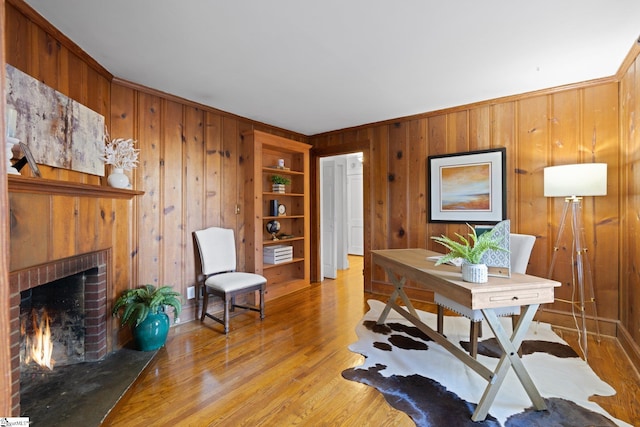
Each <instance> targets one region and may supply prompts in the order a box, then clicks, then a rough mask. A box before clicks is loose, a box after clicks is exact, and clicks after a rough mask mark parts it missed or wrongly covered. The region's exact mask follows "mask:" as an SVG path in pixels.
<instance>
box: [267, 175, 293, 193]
mask: <svg viewBox="0 0 640 427" xmlns="http://www.w3.org/2000/svg"><path fill="white" fill-rule="evenodd" d="M271 183H272V184H273V192H274V193H284V186H285V185H289V184H291V180H290V179H289V178H287V177H286V176H282V175H271Z"/></svg>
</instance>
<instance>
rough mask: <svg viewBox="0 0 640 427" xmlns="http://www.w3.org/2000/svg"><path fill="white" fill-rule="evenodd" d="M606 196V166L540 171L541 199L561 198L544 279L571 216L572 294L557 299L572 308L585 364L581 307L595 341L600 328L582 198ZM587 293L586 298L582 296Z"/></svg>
mask: <svg viewBox="0 0 640 427" xmlns="http://www.w3.org/2000/svg"><path fill="white" fill-rule="evenodd" d="M606 194H607V164H606V163H580V164H573V165H562V166H551V167H547V168H544V195H545V197H564V208H563V209H562V217H561V219H560V224H559V226H558V237H557V238H556V241H555V243H554V245H553V255H552V257H551V264H550V265H549V274H548V277H549V278H551V277H552V275H553V270H554V267H555V263H556V258H557V256H558V251H559V248H560V240H561V238H562V234H563V231H564V227H565V225H566V220H567V217H568V216H569V213H570V214H571V231H572V235H573V248H572V251H571V256H572V258H571V261H572V262H571V265H572V284H573V292H574V293H573V294H572V297H571V300H570V301H566V300H561V299H557V300H558V301H562V302H567V303H570V304H571V305H572V309H571V312H572V313H573V317H574V319H575V321H576V329H577V330H578V335H579V337H578V344H579V345H580V349H581V350H582V353H583V355H584V359H585V360H587V320H586V313H585V306H586V304H587V303H591V304H592V307H593V318H594V320H595V326H596V334H597V340H598V342H599V341H600V327H599V325H598V312H597V309H596V299H595V293H594V290H593V279H592V276H591V265H590V263H589V254H588V253H587V247H586V245H585V243H586V242H585V238H584V226H583V224H582V197H585V196H605V195H606ZM576 286H577V291H578V301H576V300H575V291H576ZM586 292H588V294H585V293H586ZM575 308H577V309H578V310H579V312H580V317H581V320H582V327H581V328H580V327H579V326H578V321H577V319H576V316H575Z"/></svg>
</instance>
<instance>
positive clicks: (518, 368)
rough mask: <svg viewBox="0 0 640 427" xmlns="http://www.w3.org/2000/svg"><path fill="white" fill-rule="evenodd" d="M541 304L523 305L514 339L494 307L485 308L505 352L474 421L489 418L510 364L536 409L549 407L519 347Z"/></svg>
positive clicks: (479, 403) (481, 400)
mask: <svg viewBox="0 0 640 427" xmlns="http://www.w3.org/2000/svg"><path fill="white" fill-rule="evenodd" d="M538 307H539V304H532V305H529V306H527V307H526V308H525V309H524V312H523V314H522V316H521V317H520V321H519V322H518V325H517V326H516V328H515V330H514V331H513V335H512V336H511V339H509V336H508V335H507V333H506V331H505V330H504V328H503V327H502V324H501V323H500V320H499V319H498V316H496V314H495V312H494V311H493V310H482V313H483V314H484V317H485V319H486V320H487V323H488V324H489V326H490V327H491V330H492V331H493V333H494V335H495V336H496V340H497V341H498V343H499V344H500V347H502V351H503V354H502V357H501V358H500V362H498V366H497V367H496V370H495V371H494V376H493V378H492V379H491V381H489V385H487V388H486V389H485V391H484V394H483V395H482V398H481V399H480V402H478V407H477V408H476V410H475V412H474V413H473V415H472V417H471V419H472V420H473V421H482V420H484V419H485V418H486V416H487V413H488V412H489V408H490V407H491V404H492V403H493V401H494V399H495V397H496V395H497V394H498V390H500V386H501V385H502V382H503V381H504V379H505V377H506V376H507V372H509V367H512V368H513V370H514V372H515V373H516V375H517V377H518V379H519V380H520V383H522V386H523V387H524V389H525V391H526V392H527V394H528V395H529V398H530V399H531V402H533V405H534V406H535V407H536V409H537V410H539V411H541V410H544V409H547V406H546V405H545V403H544V399H542V396H540V393H539V392H538V389H537V388H536V386H535V384H534V383H533V380H531V377H530V376H529V373H528V372H527V370H526V369H525V367H524V365H523V364H522V360H521V359H520V356H519V355H518V349H519V348H520V345H521V344H522V340H523V339H524V336H525V334H526V332H527V330H528V329H529V325H531V321H532V320H533V316H534V315H535V313H536V311H537V310H538Z"/></svg>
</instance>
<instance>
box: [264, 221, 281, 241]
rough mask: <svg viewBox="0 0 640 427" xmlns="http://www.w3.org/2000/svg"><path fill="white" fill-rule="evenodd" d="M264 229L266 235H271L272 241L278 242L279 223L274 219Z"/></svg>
mask: <svg viewBox="0 0 640 427" xmlns="http://www.w3.org/2000/svg"><path fill="white" fill-rule="evenodd" d="M266 228H267V233H269V234H271V237H272V238H273V240H279V239H278V231H280V222H279V221H276V220H275V219H274V220H271V221H269V222H267V225H266Z"/></svg>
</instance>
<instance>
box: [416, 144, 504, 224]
mask: <svg viewBox="0 0 640 427" xmlns="http://www.w3.org/2000/svg"><path fill="white" fill-rule="evenodd" d="M506 164H507V160H506V148H495V149H490V150H478V151H469V152H466V153H455V154H442V155H436V156H429V158H428V159H427V165H428V172H427V177H428V180H427V182H428V183H429V189H428V190H429V198H428V200H429V215H428V217H427V221H428V222H443V223H467V222H473V223H476V224H495V223H496V222H498V221H502V220H503V219H506V215H507V175H506Z"/></svg>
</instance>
